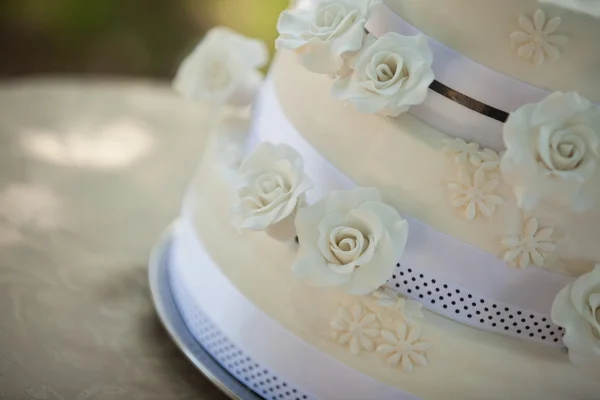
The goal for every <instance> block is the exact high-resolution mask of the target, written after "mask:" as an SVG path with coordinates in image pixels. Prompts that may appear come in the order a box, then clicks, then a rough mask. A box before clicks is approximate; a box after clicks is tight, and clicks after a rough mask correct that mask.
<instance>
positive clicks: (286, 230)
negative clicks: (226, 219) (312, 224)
mask: <svg viewBox="0 0 600 400" xmlns="http://www.w3.org/2000/svg"><path fill="white" fill-rule="evenodd" d="M303 164H304V163H303V160H302V157H301V156H300V154H298V152H297V151H296V150H294V149H293V148H291V147H290V146H288V145H285V144H278V145H274V144H272V143H269V142H263V143H261V144H260V145H258V147H257V148H256V149H255V150H254V151H253V152H252V153H251V154H250V155H249V156H248V157H247V158H246V159H245V160H244V161H243V162H242V164H241V165H240V168H239V171H238V180H239V184H238V188H237V194H238V201H237V202H236V204H235V205H234V206H233V207H232V211H231V213H232V221H233V223H234V225H235V226H237V227H238V229H250V230H253V231H262V230H266V231H267V233H268V234H269V235H271V236H273V237H274V238H276V239H279V240H288V239H291V238H293V237H294V235H295V228H294V217H295V215H296V210H297V209H298V207H300V206H302V205H304V202H305V201H306V191H307V190H309V189H310V188H312V182H311V180H310V178H309V177H308V176H307V175H306V174H305V173H304V171H303Z"/></svg>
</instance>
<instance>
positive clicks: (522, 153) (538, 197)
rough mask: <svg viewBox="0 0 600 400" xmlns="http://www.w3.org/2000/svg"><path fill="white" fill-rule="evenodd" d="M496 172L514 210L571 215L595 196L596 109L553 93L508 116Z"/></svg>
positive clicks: (599, 121)
mask: <svg viewBox="0 0 600 400" xmlns="http://www.w3.org/2000/svg"><path fill="white" fill-rule="evenodd" d="M504 143H505V145H506V152H505V153H504V155H503V156H502V161H501V163H500V170H501V171H502V175H503V176H504V180H505V181H506V182H507V183H508V184H509V185H511V186H512V187H513V190H514V192H515V195H516V197H517V200H518V203H519V207H521V208H524V209H525V210H527V211H530V210H532V209H533V208H535V207H536V206H538V204H540V203H549V204H553V205H559V206H563V207H569V208H572V209H574V210H576V211H581V210H585V209H588V208H591V207H593V206H594V205H595V204H597V203H595V202H596V201H597V199H598V196H599V195H600V194H599V191H600V174H599V173H598V172H599V168H598V163H599V161H600V160H599V158H600V109H599V107H598V106H596V105H594V104H592V103H590V102H589V101H588V100H586V99H584V98H583V97H581V96H579V95H578V94H577V93H574V92H571V93H560V92H557V93H553V94H551V95H550V96H548V97H547V98H546V99H544V100H542V101H541V102H540V103H537V104H527V105H525V106H522V107H521V108H519V109H518V110H517V111H515V112H513V113H512V114H511V115H510V117H509V118H508V121H507V122H506V123H505V124H504Z"/></svg>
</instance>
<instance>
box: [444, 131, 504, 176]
mask: <svg viewBox="0 0 600 400" xmlns="http://www.w3.org/2000/svg"><path fill="white" fill-rule="evenodd" d="M443 150H444V151H445V152H446V153H448V154H451V155H452V156H454V159H455V161H456V162H457V163H461V164H466V163H469V164H471V165H472V166H473V167H475V168H482V169H484V170H486V171H493V170H495V169H496V168H498V166H500V156H499V155H498V153H496V152H495V151H493V150H490V149H486V148H484V149H480V148H479V144H478V143H476V142H469V143H467V142H465V141H464V140H463V139H461V138H455V139H446V140H444V147H443Z"/></svg>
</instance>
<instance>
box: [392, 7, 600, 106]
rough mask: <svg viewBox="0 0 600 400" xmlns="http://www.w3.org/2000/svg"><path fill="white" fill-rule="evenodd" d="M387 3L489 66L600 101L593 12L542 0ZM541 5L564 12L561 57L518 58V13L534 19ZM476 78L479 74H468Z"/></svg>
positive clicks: (597, 27)
mask: <svg viewBox="0 0 600 400" xmlns="http://www.w3.org/2000/svg"><path fill="white" fill-rule="evenodd" d="M386 5H387V6H388V7H390V8H391V9H392V10H394V11H395V12H397V13H398V14H399V15H400V16H401V17H402V18H403V19H405V20H406V21H407V22H409V23H410V24H412V25H414V26H415V27H416V28H417V29H419V30H420V31H422V32H423V33H425V34H427V35H428V36H430V37H432V38H434V39H436V40H437V41H439V42H441V43H443V44H445V45H446V46H449V47H451V48H452V49H454V50H456V51H457V52H459V53H461V54H462V55H464V56H466V57H469V58H471V59H473V60H474V61H477V62H479V63H480V64H483V65H485V66H487V67H489V68H492V69H494V70H496V71H499V72H501V73H504V74H506V75H510V76H512V77H514V78H517V79H519V80H522V81H525V82H528V83H530V84H532V85H535V86H538V87H541V88H545V89H548V90H551V91H556V90H560V91H565V92H566V91H576V92H579V93H580V94H581V95H583V96H585V97H587V98H588V99H590V100H592V101H594V102H600V75H598V69H599V68H600V52H599V51H598V39H599V38H600V23H599V21H598V19H596V18H593V17H591V16H589V15H584V14H581V13H577V12H573V11H569V10H567V9H563V8H558V7H555V6H551V5H546V4H541V3H540V2H538V0H504V1H498V0H419V1H417V0H390V1H387V2H386ZM540 8H541V9H542V10H543V11H544V12H545V15H546V20H548V21H549V20H551V19H552V18H555V17H560V18H561V22H560V26H558V27H557V29H556V32H555V33H556V34H561V35H564V36H566V38H568V41H567V42H566V43H564V44H560V45H558V46H557V47H558V50H559V51H560V57H559V58H558V59H556V60H546V61H545V62H544V63H543V64H541V65H535V64H532V62H531V61H530V60H529V59H522V58H519V57H518V56H517V54H516V52H515V50H514V48H513V46H511V39H510V35H511V33H513V32H515V31H518V30H521V27H520V25H519V17H520V16H524V17H526V18H528V19H530V20H532V19H533V16H534V14H535V11H536V10H538V9H540ZM469 79H477V77H469Z"/></svg>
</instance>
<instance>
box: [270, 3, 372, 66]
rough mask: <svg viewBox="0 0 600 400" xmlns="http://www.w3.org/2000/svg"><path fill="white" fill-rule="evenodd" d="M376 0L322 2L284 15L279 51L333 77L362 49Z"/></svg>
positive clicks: (278, 45)
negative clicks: (289, 52) (292, 53)
mask: <svg viewBox="0 0 600 400" xmlns="http://www.w3.org/2000/svg"><path fill="white" fill-rule="evenodd" d="M378 3H379V1H378V0H377V1H374V0H323V1H321V2H319V3H317V4H316V5H315V6H314V7H310V8H296V9H292V10H286V11H284V12H282V13H281V15H280V17H279V21H278V23H277V30H278V31H279V38H277V40H276V42H275V47H276V48H277V49H281V48H285V49H289V50H294V51H296V53H298V54H299V56H300V62H301V64H302V65H303V66H304V67H305V68H306V69H308V70H309V71H311V72H315V73H319V74H334V73H336V72H338V71H339V70H340V69H341V68H342V67H343V65H344V56H345V55H347V54H348V53H352V52H355V51H358V50H360V48H361V47H362V45H363V40H364V38H365V35H366V34H365V23H366V22H367V19H368V18H369V15H370V13H371V10H372V9H373V6H374V5H376V4H378Z"/></svg>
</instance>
